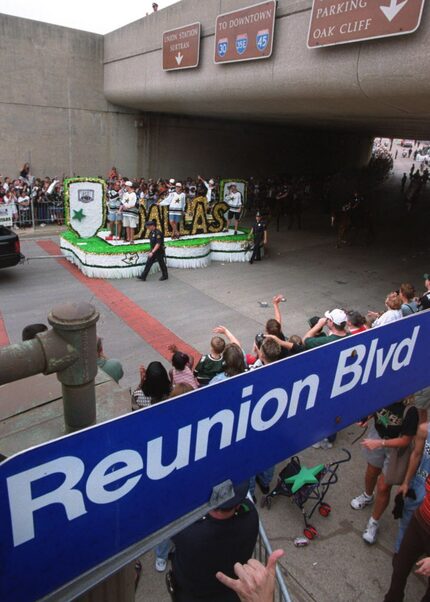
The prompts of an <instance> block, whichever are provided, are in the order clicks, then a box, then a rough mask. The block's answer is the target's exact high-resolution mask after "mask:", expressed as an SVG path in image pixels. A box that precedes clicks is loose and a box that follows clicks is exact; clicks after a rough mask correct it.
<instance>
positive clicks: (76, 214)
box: [72, 209, 87, 222]
mask: <svg viewBox="0 0 430 602" xmlns="http://www.w3.org/2000/svg"><path fill="white" fill-rule="evenodd" d="M86 217H87V216H86V215H85V214H84V210H83V209H79V211H76V209H73V217H72V219H77V220H78V222H81V221H82V220H83V219H85V218H86Z"/></svg>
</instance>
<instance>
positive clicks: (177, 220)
mask: <svg viewBox="0 0 430 602" xmlns="http://www.w3.org/2000/svg"><path fill="white" fill-rule="evenodd" d="M181 220H182V215H175V214H173V213H169V222H174V223H175V224H180V223H181Z"/></svg>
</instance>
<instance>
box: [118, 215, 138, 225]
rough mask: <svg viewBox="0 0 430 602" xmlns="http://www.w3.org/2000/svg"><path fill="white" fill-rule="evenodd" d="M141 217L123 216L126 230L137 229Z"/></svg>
mask: <svg viewBox="0 0 430 602" xmlns="http://www.w3.org/2000/svg"><path fill="white" fill-rule="evenodd" d="M138 223H139V217H138V216H137V215H136V216H134V215H123V216H122V224H123V226H124V228H137V225H138Z"/></svg>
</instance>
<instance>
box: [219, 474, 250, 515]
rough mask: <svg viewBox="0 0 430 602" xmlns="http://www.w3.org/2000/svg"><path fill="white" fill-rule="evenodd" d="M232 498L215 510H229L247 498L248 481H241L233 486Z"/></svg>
mask: <svg viewBox="0 0 430 602" xmlns="http://www.w3.org/2000/svg"><path fill="white" fill-rule="evenodd" d="M233 489H234V496H233V497H232V498H231V499H229V500H227V501H226V502H224V503H223V504H221V506H218V507H217V510H231V509H233V508H235V507H236V506H238V505H239V504H241V503H242V502H243V501H244V500H245V499H246V496H247V493H248V490H249V481H242V482H241V483H238V484H237V485H234V487H233Z"/></svg>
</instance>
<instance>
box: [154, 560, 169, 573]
mask: <svg viewBox="0 0 430 602" xmlns="http://www.w3.org/2000/svg"><path fill="white" fill-rule="evenodd" d="M166 566H167V560H164V558H156V559H155V570H156V571H158V572H159V573H164V571H165V570H166Z"/></svg>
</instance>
